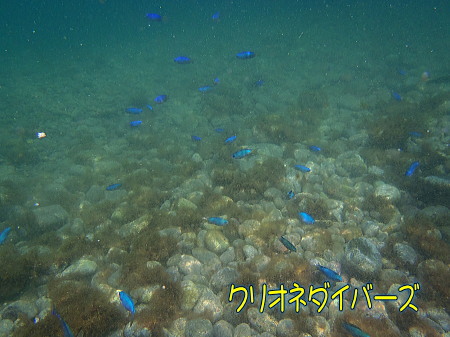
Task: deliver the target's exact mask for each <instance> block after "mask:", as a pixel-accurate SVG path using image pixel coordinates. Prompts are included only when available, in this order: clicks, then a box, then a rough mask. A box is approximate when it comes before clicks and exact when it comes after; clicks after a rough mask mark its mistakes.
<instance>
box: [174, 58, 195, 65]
mask: <svg viewBox="0 0 450 337" xmlns="http://www.w3.org/2000/svg"><path fill="white" fill-rule="evenodd" d="M173 61H174V62H175V63H178V64H189V63H192V60H191V59H190V58H189V57H187V56H177V57H175V58H174V59H173Z"/></svg>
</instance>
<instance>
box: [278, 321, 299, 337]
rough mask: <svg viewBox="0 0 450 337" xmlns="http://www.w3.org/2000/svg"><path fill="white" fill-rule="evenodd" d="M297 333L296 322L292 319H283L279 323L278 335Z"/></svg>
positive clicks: (288, 336) (286, 335)
mask: <svg viewBox="0 0 450 337" xmlns="http://www.w3.org/2000/svg"><path fill="white" fill-rule="evenodd" d="M294 335H295V324H294V321H293V320H292V319H289V318H287V319H282V320H281V321H280V322H278V325H277V337H291V336H294Z"/></svg>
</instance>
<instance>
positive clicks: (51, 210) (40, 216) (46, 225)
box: [33, 205, 69, 231]
mask: <svg viewBox="0 0 450 337" xmlns="http://www.w3.org/2000/svg"><path fill="white" fill-rule="evenodd" d="M33 214H34V216H35V218H36V224H37V227H38V229H40V230H45V231H50V230H52V229H53V230H54V229H58V228H60V227H62V226H64V225H65V224H67V222H68V220H69V213H67V211H66V210H65V209H64V208H62V206H61V205H51V206H42V207H37V208H35V209H33Z"/></svg>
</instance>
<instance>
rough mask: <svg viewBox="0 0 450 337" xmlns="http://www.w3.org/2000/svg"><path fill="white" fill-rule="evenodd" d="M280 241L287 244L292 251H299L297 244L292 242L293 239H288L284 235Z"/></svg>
mask: <svg viewBox="0 0 450 337" xmlns="http://www.w3.org/2000/svg"><path fill="white" fill-rule="evenodd" d="M280 241H281V243H282V244H283V246H285V247H286V248H287V249H289V250H290V251H291V252H296V251H297V248H295V246H294V245H293V244H292V243H291V241H289V240H288V239H286V238H285V237H284V236H282V237H280Z"/></svg>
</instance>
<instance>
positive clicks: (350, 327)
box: [342, 322, 370, 337]
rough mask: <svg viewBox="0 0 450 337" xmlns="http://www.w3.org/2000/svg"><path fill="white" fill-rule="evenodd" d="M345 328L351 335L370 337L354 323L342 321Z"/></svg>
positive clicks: (354, 336)
mask: <svg viewBox="0 0 450 337" xmlns="http://www.w3.org/2000/svg"><path fill="white" fill-rule="evenodd" d="M342 326H343V327H344V329H345V330H347V331H348V332H349V333H350V334H351V335H352V336H353V337H370V336H369V335H368V334H367V333H365V332H364V331H362V330H361V329H360V328H358V327H357V326H356V325H353V324H350V323H347V322H344V323H343V324H342Z"/></svg>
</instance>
